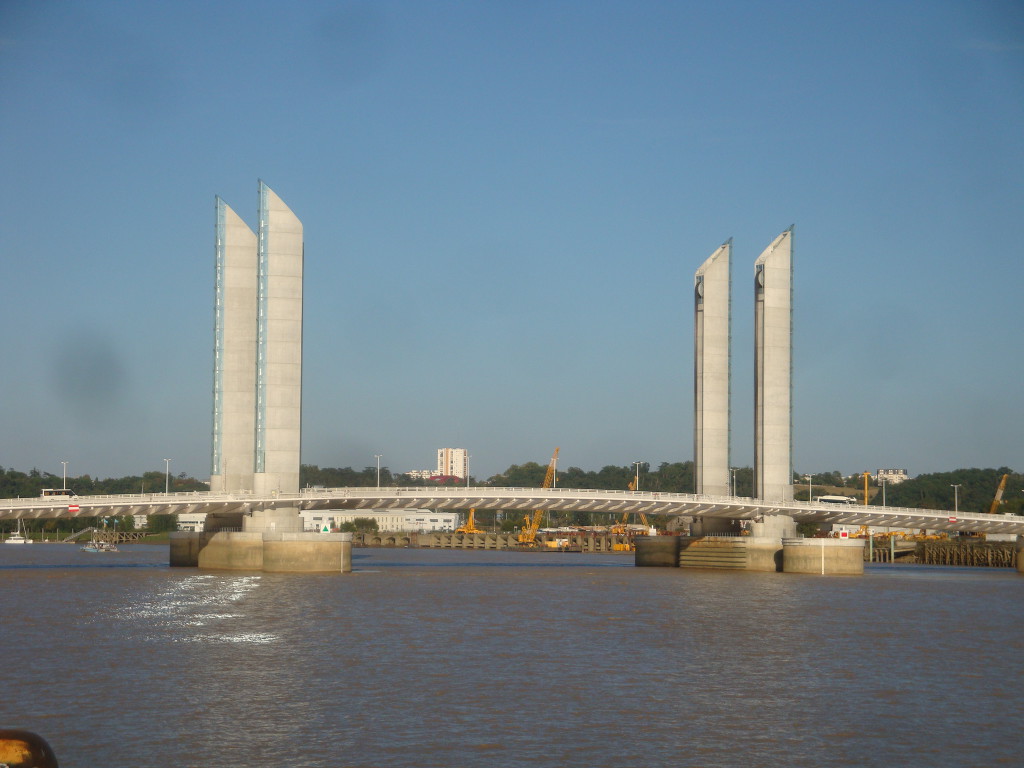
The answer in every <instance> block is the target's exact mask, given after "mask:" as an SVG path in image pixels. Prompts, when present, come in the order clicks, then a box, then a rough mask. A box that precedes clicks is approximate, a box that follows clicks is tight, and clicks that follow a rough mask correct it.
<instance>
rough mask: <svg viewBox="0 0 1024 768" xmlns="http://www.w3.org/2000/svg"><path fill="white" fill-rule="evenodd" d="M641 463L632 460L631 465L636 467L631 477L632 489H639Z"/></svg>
mask: <svg viewBox="0 0 1024 768" xmlns="http://www.w3.org/2000/svg"><path fill="white" fill-rule="evenodd" d="M641 464H643V462H642V461H634V462H633V466H635V467H636V475H635V476H634V478H633V490H634V491H639V490H640V465H641Z"/></svg>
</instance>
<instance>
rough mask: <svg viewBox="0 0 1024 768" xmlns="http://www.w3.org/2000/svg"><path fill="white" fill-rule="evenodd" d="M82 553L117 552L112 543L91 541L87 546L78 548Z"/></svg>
mask: <svg viewBox="0 0 1024 768" xmlns="http://www.w3.org/2000/svg"><path fill="white" fill-rule="evenodd" d="M80 549H81V550H82V551H83V552H117V551H118V549H117V546H115V544H114V543H113V542H112V541H97V540H96V539H93V540H92V541H90V542H89V543H88V544H86V545H84V546H82V547H80Z"/></svg>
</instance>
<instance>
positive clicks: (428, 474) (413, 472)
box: [405, 469, 434, 480]
mask: <svg viewBox="0 0 1024 768" xmlns="http://www.w3.org/2000/svg"><path fill="white" fill-rule="evenodd" d="M405 474H406V475H408V476H409V477H411V478H412V479H413V480H429V479H430V478H432V477H433V476H434V470H432V469H410V470H409V471H408V472H406V473H405Z"/></svg>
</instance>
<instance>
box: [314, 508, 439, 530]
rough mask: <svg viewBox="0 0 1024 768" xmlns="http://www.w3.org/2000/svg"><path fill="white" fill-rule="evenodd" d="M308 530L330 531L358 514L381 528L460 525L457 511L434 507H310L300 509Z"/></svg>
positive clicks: (433, 527)
mask: <svg viewBox="0 0 1024 768" xmlns="http://www.w3.org/2000/svg"><path fill="white" fill-rule="evenodd" d="M300 514H301V515H302V520H303V525H304V527H305V529H306V530H307V531H323V530H324V526H326V527H327V530H328V531H329V530H330V529H331V528H337V527H338V526H340V525H342V524H343V523H351V522H353V521H354V520H355V519H356V518H357V517H359V518H364V519H366V518H369V519H370V520H374V521H376V523H377V528H378V529H380V530H382V531H396V532H414V531H416V532H420V533H432V532H435V531H454V530H455V529H456V528H457V527H458V526H459V514H458V513H457V512H438V511H436V510H433V509H312V510H303V511H302V512H301V513H300Z"/></svg>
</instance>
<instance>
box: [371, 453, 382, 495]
mask: <svg viewBox="0 0 1024 768" xmlns="http://www.w3.org/2000/svg"><path fill="white" fill-rule="evenodd" d="M383 455H384V454H382V453H375V454H373V458H375V459H376V460H377V489H378V490H380V458H381V456H383Z"/></svg>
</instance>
